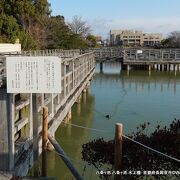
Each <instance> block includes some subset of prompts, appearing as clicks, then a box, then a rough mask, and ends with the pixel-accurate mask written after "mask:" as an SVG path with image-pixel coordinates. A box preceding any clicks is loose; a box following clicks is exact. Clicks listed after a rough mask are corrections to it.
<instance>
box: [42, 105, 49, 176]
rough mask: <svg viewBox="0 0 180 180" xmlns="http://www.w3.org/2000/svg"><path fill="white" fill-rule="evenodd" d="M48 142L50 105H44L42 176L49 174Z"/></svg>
mask: <svg viewBox="0 0 180 180" xmlns="http://www.w3.org/2000/svg"><path fill="white" fill-rule="evenodd" d="M47 142H48V107H43V121H42V177H46V176H47V173H46V172H47V163H46V156H47V151H46V147H47Z"/></svg>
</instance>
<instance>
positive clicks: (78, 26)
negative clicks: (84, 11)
mask: <svg viewBox="0 0 180 180" xmlns="http://www.w3.org/2000/svg"><path fill="white" fill-rule="evenodd" d="M68 26H69V28H70V29H71V30H72V32H73V33H75V34H78V35H80V36H81V37H86V36H87V35H88V34H89V33H90V31H91V29H90V26H88V25H87V22H86V21H83V20H82V18H81V17H78V16H77V15H76V16H74V17H73V20H72V22H68Z"/></svg>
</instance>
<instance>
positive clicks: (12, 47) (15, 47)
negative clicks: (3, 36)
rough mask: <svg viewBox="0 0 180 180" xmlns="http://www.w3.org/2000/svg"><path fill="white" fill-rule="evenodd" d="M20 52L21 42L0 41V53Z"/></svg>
mask: <svg viewBox="0 0 180 180" xmlns="http://www.w3.org/2000/svg"><path fill="white" fill-rule="evenodd" d="M9 52H10V53H13V52H21V44H7V43H6V44H5V43H2V44H1V43H0V53H9Z"/></svg>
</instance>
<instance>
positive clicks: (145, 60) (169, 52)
mask: <svg viewBox="0 0 180 180" xmlns="http://www.w3.org/2000/svg"><path fill="white" fill-rule="evenodd" d="M123 65H125V68H126V69H127V70H129V69H131V67H132V68H133V67H135V68H145V69H149V70H151V69H156V70H161V71H164V70H166V71H171V70H173V71H177V70H180V49H124V50H123Z"/></svg>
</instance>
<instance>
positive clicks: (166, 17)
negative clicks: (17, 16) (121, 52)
mask: <svg viewBox="0 0 180 180" xmlns="http://www.w3.org/2000/svg"><path fill="white" fill-rule="evenodd" d="M49 3H50V4H51V9H52V15H62V16H64V17H65V21H66V22H70V21H71V20H72V18H73V16H75V15H77V16H79V17H81V18H82V20H84V21H86V22H87V24H88V25H89V26H90V27H91V30H92V31H91V33H92V34H94V35H101V36H102V37H103V38H108V36H109V31H110V30H112V29H134V30H142V31H144V32H156V33H163V35H164V36H167V35H168V34H169V33H170V32H172V31H175V30H180V0H49Z"/></svg>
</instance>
